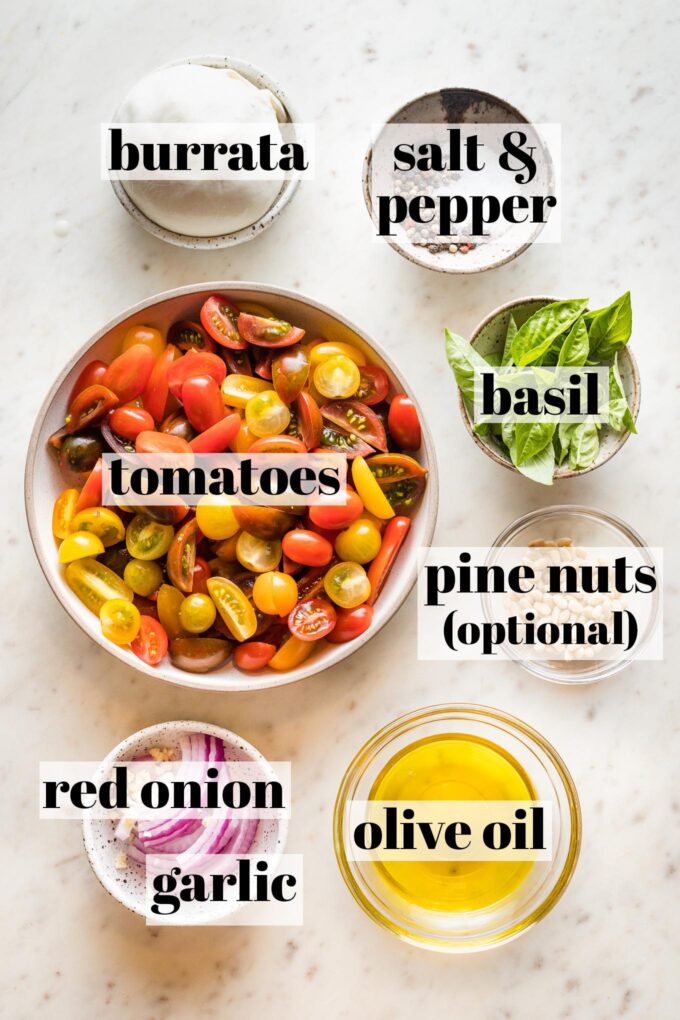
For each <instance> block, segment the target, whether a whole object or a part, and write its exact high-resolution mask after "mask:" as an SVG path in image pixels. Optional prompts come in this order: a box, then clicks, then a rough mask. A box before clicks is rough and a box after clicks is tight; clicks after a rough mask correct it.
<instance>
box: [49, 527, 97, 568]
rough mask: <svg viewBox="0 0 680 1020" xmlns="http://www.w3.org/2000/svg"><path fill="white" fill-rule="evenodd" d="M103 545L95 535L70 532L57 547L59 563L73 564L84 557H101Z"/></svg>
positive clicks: (87, 532)
mask: <svg viewBox="0 0 680 1020" xmlns="http://www.w3.org/2000/svg"><path fill="white" fill-rule="evenodd" d="M103 552H104V544H103V542H102V540H101V539H100V538H97V536H96V535H92V534H90V532H89V531H72V532H71V534H70V535H67V536H66V538H65V539H64V541H63V542H62V543H61V545H60V546H59V562H60V563H73V561H74V560H82V559H84V558H85V556H101V554H102V553H103Z"/></svg>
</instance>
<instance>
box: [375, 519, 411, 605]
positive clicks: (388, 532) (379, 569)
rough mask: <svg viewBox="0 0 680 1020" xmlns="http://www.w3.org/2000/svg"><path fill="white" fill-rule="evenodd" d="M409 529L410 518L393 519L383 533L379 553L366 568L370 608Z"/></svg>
mask: <svg viewBox="0 0 680 1020" xmlns="http://www.w3.org/2000/svg"><path fill="white" fill-rule="evenodd" d="M410 527H411V519H410V517H393V518H392V520H391V521H390V522H389V523H388V525H387V527H386V528H385V531H384V532H383V538H382V543H381V545H380V552H379V553H378V555H377V556H376V558H375V559H374V560H373V562H372V563H371V565H370V567H369V568H368V579H369V581H370V582H371V594H370V596H369V597H368V599H367V600H366V601H367V602H368V604H369V606H372V605H373V603H374V602H375V600H376V599H377V597H378V595H379V594H380V591H381V589H382V587H383V585H384V584H385V581H386V579H387V575H388V574H389V572H390V570H391V569H392V564H393V563H394V561H395V559H396V555H397V553H398V552H399V549H400V548H401V546H402V544H403V542H404V539H405V538H406V536H407V535H408V533H409V530H410Z"/></svg>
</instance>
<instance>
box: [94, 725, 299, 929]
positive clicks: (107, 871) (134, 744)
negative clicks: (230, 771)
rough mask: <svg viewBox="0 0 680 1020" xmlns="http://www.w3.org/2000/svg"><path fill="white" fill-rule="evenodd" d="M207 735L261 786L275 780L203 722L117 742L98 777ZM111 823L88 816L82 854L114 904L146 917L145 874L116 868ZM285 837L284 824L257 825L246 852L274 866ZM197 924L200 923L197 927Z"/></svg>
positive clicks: (245, 747)
mask: <svg viewBox="0 0 680 1020" xmlns="http://www.w3.org/2000/svg"><path fill="white" fill-rule="evenodd" d="M187 732H190V733H207V734H209V735H210V736H213V737H217V738H218V739H219V740H222V741H223V742H224V756H225V759H226V761H228V762H229V761H234V762H237V761H245V762H255V763H256V764H257V765H258V767H259V768H260V769H261V770H262V776H263V778H264V779H265V780H267V781H271V780H275V779H276V775H275V773H274V770H273V769H272V767H271V765H270V764H269V762H268V761H267V759H266V758H265V757H264V756H263V755H262V754H260V752H259V751H258V750H257V749H256V748H254V747H253V746H252V744H249V743H248V742H247V741H246V740H243V739H242V738H241V737H238V736H237V735H236V734H235V733H231V732H230V730H225V729H223V728H222V727H221V726H212V725H211V724H210V723H201V722H185V721H177V722H166V723H158V724H157V725H155V726H147V727H146V728H145V729H143V730H138V731H137V732H136V733H133V734H132V735H131V736H129V737H126V738H125V740H121V742H120V744H118V745H117V746H116V747H114V749H113V750H112V751H111V752H110V754H108V755H107V756H106V758H105V759H104V761H103V762H102V763H101V766H100V769H99V774H100V776H101V778H102V779H104V778H106V777H107V776H108V774H109V772H110V770H111V768H112V766H113V765H114V764H115V762H117V761H132V760H133V759H134V758H135V757H137V756H138V755H140V754H144V753H146V751H148V748H149V747H158V746H160V747H168V746H169V747H176V746H177V744H178V740H179V737H180V735H181V734H182V733H187ZM114 829H115V823H114V822H111V821H108V820H105V819H95V818H91V817H89V816H88V815H86V816H85V818H84V820H83V842H84V844H85V852H86V853H87V857H88V860H89V862H90V865H91V867H92V870H93V871H94V873H95V875H96V876H97V878H98V879H99V881H100V882H101V884H102V885H103V887H104V888H105V889H106V891H107V892H108V893H110V894H111V896H113V898H114V899H116V900H118V902H119V903H122V904H123V906H124V907H127V909H128V910H131V911H132V912H133V913H135V914H139V915H140V916H141V917H146V916H147V913H146V910H145V898H146V897H145V873H144V870H143V868H142V867H141V866H139V865H136V864H133V863H131V864H129V865H128V867H126V868H119V867H117V859H118V856H119V854H120V851H121V844H120V843H119V842H118V841H117V840H116V839H115V836H114ZM287 835H288V821H287V820H286V819H276V820H264V819H261V820H260V823H259V825H258V830H257V834H256V836H255V842H254V843H253V845H252V846H251V848H250V849H249V851H248V853H251V854H265V853H266V854H271V855H272V865H273V864H274V862H275V861H276V860H278V858H279V857H280V855H281V854H282V853H283V850H284V847H285V844H286V838H287ZM197 923H198V921H197Z"/></svg>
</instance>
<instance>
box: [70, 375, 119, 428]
mask: <svg viewBox="0 0 680 1020" xmlns="http://www.w3.org/2000/svg"><path fill="white" fill-rule="evenodd" d="M117 403H118V396H117V395H116V394H115V393H114V392H113V390H110V389H108V388H107V387H106V386H102V385H101V383H95V384H94V385H93V386H86V387H85V389H84V390H81V391H80V393H78V395H77V396H76V397H75V398H74V400H73V403H72V404H71V406H70V407H69V409H68V414H67V416H66V431H67V432H79V431H80V430H81V429H86V428H87V427H88V425H93V424H94V423H95V422H97V421H100V420H101V419H102V418H103V417H104V415H106V414H108V412H109V411H110V410H111V408H112V407H115V406H116V404H117Z"/></svg>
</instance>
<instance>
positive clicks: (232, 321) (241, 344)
mask: <svg viewBox="0 0 680 1020" xmlns="http://www.w3.org/2000/svg"><path fill="white" fill-rule="evenodd" d="M238 316H239V310H238V308H237V307H236V305H235V304H234V303H233V302H232V301H230V300H229V298H226V297H224V295H222V294H212V295H211V296H210V297H209V298H208V300H207V301H205V302H204V304H203V306H202V308H201V325H202V326H203V328H204V329H205V330H206V331H207V332H208V333H209V334H210V336H211V337H212V338H213V340H216V341H217V343H218V344H220V345H221V346H222V347H229V348H231V349H232V350H236V351H238V350H244V349H245V348H246V347H247V346H248V344H247V343H246V341H245V340H244V339H243V338H242V337H241V336H240V334H239V331H238V326H237V323H238Z"/></svg>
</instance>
